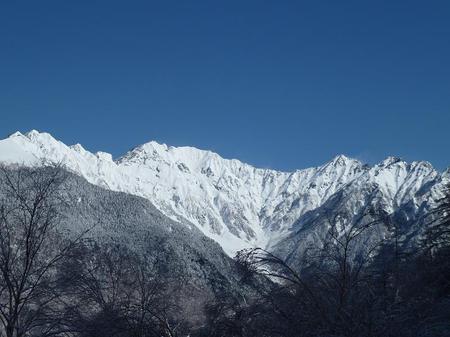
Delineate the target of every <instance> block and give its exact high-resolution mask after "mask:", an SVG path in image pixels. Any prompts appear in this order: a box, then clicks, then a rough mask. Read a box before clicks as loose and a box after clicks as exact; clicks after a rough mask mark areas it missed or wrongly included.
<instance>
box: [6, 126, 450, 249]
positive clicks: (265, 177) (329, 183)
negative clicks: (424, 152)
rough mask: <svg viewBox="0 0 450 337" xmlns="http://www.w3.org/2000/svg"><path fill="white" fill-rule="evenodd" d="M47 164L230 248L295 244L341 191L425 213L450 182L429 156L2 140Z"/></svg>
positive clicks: (12, 157) (353, 208) (42, 137)
mask: <svg viewBox="0 0 450 337" xmlns="http://www.w3.org/2000/svg"><path fill="white" fill-rule="evenodd" d="M45 161H49V162H57V163H63V164H64V165H65V166H66V167H67V168H68V169H69V170H71V171H72V172H74V173H75V174H77V175H80V176H82V177H84V178H85V179H86V180H87V181H89V182H90V183H92V184H95V185H98V186H101V187H104V188H107V189H110V190H113V191H122V192H126V193H130V194H133V195H138V196H141V197H144V198H146V199H149V200H150V201H151V202H152V203H153V204H154V205H155V206H156V207H157V208H158V209H159V210H160V211H162V212H163V213H164V214H165V215H167V216H169V217H170V218H172V219H175V220H179V221H182V222H186V221H185V220H188V221H189V223H191V224H193V225H195V226H197V227H198V228H199V229H200V230H201V231H202V232H203V233H204V234H205V235H206V236H208V237H210V238H212V239H214V240H215V241H217V242H218V243H219V244H220V245H221V246H222V247H223V249H224V250H225V251H226V252H227V253H228V254H230V255H233V254H234V253H235V252H236V251H237V250H239V249H242V248H246V247H251V246H260V247H266V248H268V249H278V250H279V249H280V244H282V245H284V244H285V243H286V242H287V241H286V240H288V242H289V244H286V247H291V246H292V245H294V246H295V244H298V240H296V239H295V240H294V239H293V236H295V233H298V232H299V229H301V227H302V226H303V225H304V224H305V223H307V222H308V221H309V220H310V219H311V214H312V213H314V212H316V213H317V214H318V213H320V212H319V211H320V210H321V209H322V210H323V208H324V207H328V206H329V205H330V202H331V201H332V200H335V199H336V196H339V195H342V193H343V192H345V194H346V195H347V196H348V198H346V201H345V203H344V204H341V205H340V207H345V208H346V210H347V211H348V212H349V213H352V214H357V213H358V211H359V210H360V209H361V208H363V207H364V206H367V203H374V204H376V205H377V207H378V208H379V209H382V210H383V211H385V212H387V213H389V214H394V213H396V212H399V211H400V210H403V209H407V212H406V211H405V212H406V213H405V216H406V217H409V218H411V217H413V218H415V217H419V216H420V214H421V212H422V213H423V212H424V210H426V209H427V208H429V207H432V205H433V202H434V201H435V200H437V199H439V197H440V196H441V191H442V184H443V183H444V182H446V181H449V180H450V171H449V170H447V171H446V172H444V173H439V172H437V171H436V170H435V169H434V168H433V167H432V166H431V164H430V163H428V162H412V163H406V162H404V161H402V160H400V159H398V158H393V157H389V158H387V159H386V160H384V161H382V162H381V163H379V164H377V165H375V166H373V167H369V166H367V165H364V164H363V163H361V162H360V161H358V160H355V159H351V158H347V157H345V156H342V155H340V156H337V157H336V158H334V159H333V160H331V161H330V162H328V163H326V164H325V165H322V166H319V167H316V168H309V169H304V170H297V171H295V172H279V171H275V170H269V169H260V168H255V167H252V166H250V165H248V164H245V163H242V162H240V161H238V160H234V159H233V160H229V159H224V158H221V157H220V156H219V155H218V154H216V153H213V152H210V151H204V150H199V149H196V148H193V147H171V146H167V145H165V144H158V143H156V142H149V143H146V144H144V145H141V146H138V147H137V148H135V149H133V150H132V151H130V152H128V153H126V154H125V155H124V156H122V157H120V158H119V159H117V160H113V158H112V156H111V155H110V154H108V153H104V152H97V153H91V152H89V151H86V150H85V149H84V148H83V147H82V146H81V145H80V144H76V145H72V146H67V145H65V144H63V143H62V142H60V141H58V140H56V139H54V138H53V137H52V136H51V135H49V134H47V133H39V132H37V131H34V130H33V131H31V132H28V133H26V134H21V133H19V132H16V133H14V134H12V135H11V136H9V137H8V138H6V139H4V140H1V141H0V162H3V163H8V164H12V163H17V164H24V165H41V164H42V163H43V162H45ZM327 205H328V206H327ZM336 207H337V206H336ZM308 219H309V220H308ZM293 242H295V244H293ZM294 248H295V247H292V249H294ZM286 254H287V253H286Z"/></svg>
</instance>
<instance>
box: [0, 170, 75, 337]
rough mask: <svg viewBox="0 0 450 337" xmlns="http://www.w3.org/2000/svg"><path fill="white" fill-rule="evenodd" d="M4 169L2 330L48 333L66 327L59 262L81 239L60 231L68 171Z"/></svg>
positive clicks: (0, 199)
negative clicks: (59, 279) (59, 278)
mask: <svg viewBox="0 0 450 337" xmlns="http://www.w3.org/2000/svg"><path fill="white" fill-rule="evenodd" d="M0 170H1V172H0V173H1V174H0V185H1V193H0V324H1V327H0V331H1V334H2V335H5V336H7V337H21V336H30V335H40V336H47V335H52V334H55V333H58V332H61V331H63V330H64V329H65V327H64V322H63V317H61V315H60V313H59V309H58V308H59V307H60V306H61V299H62V298H61V293H60V292H59V290H58V289H57V283H58V275H57V274H58V273H57V268H58V266H59V264H60V263H61V262H62V261H63V260H64V259H65V258H66V257H67V254H68V253H69V251H70V249H71V248H72V247H73V246H74V244H75V243H76V241H77V239H74V240H68V239H67V238H63V237H62V236H61V235H60V233H59V231H58V224H59V221H60V214H59V212H58V207H59V205H60V204H61V203H62V202H64V198H63V194H62V193H61V186H62V184H63V182H64V179H65V174H64V171H63V170H61V169H60V168H58V167H47V168H45V169H39V170H35V169H25V168H20V169H13V170H11V169H7V168H5V167H2V168H1V169H0Z"/></svg>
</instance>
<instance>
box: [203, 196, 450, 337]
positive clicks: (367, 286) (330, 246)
mask: <svg viewBox="0 0 450 337" xmlns="http://www.w3.org/2000/svg"><path fill="white" fill-rule="evenodd" d="M369 213H370V212H369ZM371 215H373V214H371ZM378 219H380V221H383V222H384V225H385V226H386V227H387V228H389V233H388V234H389V235H388V236H387V237H386V238H385V239H383V240H380V241H378V242H373V241H370V240H369V241H364V239H363V238H365V237H367V236H365V235H364V233H366V232H367V231H371V230H376V225H377V223H378V221H377V222H373V221H367V222H363V223H365V225H362V226H358V227H354V226H349V227H348V228H345V230H344V232H343V233H341V234H339V233H338V232H337V230H336V226H335V224H336V223H338V221H334V220H336V219H333V221H330V230H329V232H328V234H327V236H326V237H325V238H324V241H323V242H322V244H321V246H320V247H316V248H315V249H314V248H313V249H312V250H311V251H310V252H309V253H308V252H306V253H305V255H306V256H305V261H304V262H303V265H302V267H301V269H300V270H299V269H297V268H294V267H292V266H290V265H289V264H288V263H286V261H284V260H282V259H280V258H278V257H277V256H275V255H273V254H271V253H270V252H267V251H264V250H262V249H258V248H257V249H250V250H246V251H241V252H240V253H239V254H238V255H237V263H238V264H239V265H240V267H241V272H242V277H243V281H245V282H247V283H249V284H251V285H252V286H253V288H254V289H255V290H256V292H257V293H258V295H257V296H255V297H253V299H252V300H250V301H249V302H248V303H243V302H236V301H232V300H230V299H229V298H226V299H223V300H222V301H218V302H217V303H216V304H215V305H212V306H211V307H210V308H209V311H208V314H209V317H210V322H211V324H210V325H209V326H208V327H207V328H206V329H205V331H202V334H199V336H214V337H225V336H236V337H237V336H242V337H244V336H245V337H247V336H248V337H250V336H267V337H268V336H279V337H291V336H292V337H294V336H308V337H309V336H310V337H313V336H314V337H317V336H333V337H337V336H339V337H344V336H345V337H359V336H364V337H366V336H367V337H370V336H373V337H375V336H376V337H385V336H388V337H389V336H392V337H402V336H405V337H406V336H407V337H413V336H414V337H415V336H442V337H443V336H449V335H450V262H449V261H450V241H449V237H450V236H449V233H450V193H449V190H447V195H446V197H445V198H443V199H442V200H441V201H440V207H438V209H437V210H436V211H435V212H433V213H432V214H431V215H430V219H429V223H428V225H427V226H428V229H427V231H426V232H425V233H424V235H423V237H424V239H423V242H422V244H421V246H420V247H417V246H415V247H412V249H410V248H411V247H408V246H402V245H401V244H400V243H399V237H400V235H401V233H400V230H399V228H398V227H397V225H396V224H395V223H393V222H392V221H391V220H390V219H389V217H387V216H386V215H385V214H378ZM340 225H341V230H342V221H341V222H340ZM361 240H363V243H364V247H365V249H363V250H361V245H360V244H361ZM262 277H268V278H270V279H271V280H273V281H274V282H273V283H265V282H261V278H262Z"/></svg>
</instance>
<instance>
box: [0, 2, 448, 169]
mask: <svg viewBox="0 0 450 337" xmlns="http://www.w3.org/2000/svg"><path fill="white" fill-rule="evenodd" d="M0 117H1V120H0V121H1V122H0V135H1V136H2V138H3V136H7V135H8V134H9V133H11V132H13V131H16V130H21V131H27V130H29V129H38V130H40V131H48V132H50V133H52V134H53V135H54V136H55V137H57V138H59V139H61V140H62V141H64V142H65V143H68V144H71V143H76V142H79V143H81V144H83V145H84V146H85V147H86V148H88V149H89V150H92V151H96V150H103V151H108V152H111V153H113V155H115V156H117V155H120V154H122V153H124V152H125V151H127V150H129V149H130V148H131V147H133V146H136V145H138V144H141V143H144V142H146V141H149V140H156V141H159V142H164V143H167V144H170V145H192V146H196V147H200V148H205V149H211V150H214V151H216V152H219V153H220V154H221V155H222V156H224V157H227V158H238V159H241V160H243V161H245V162H249V163H251V164H254V165H257V166H260V167H271V168H276V169H283V170H292V169H295V168H304V167H308V166H313V165H318V164H321V163H323V162H325V161H327V160H329V159H330V158H331V157H333V156H335V155H336V154H340V153H344V154H346V155H349V156H353V157H357V158H360V159H362V160H363V161H366V162H369V163H373V162H376V161H379V160H382V159H383V158H384V157H386V156H388V155H395V156H400V157H402V158H404V159H407V160H419V159H421V160H428V161H430V162H432V163H433V164H434V165H435V166H436V167H437V168H439V169H443V168H445V167H447V166H449V165H450V137H449V125H450V2H449V1H427V2H425V1H395V0H393V1H261V0H260V1H242V0H241V1H120V2H119V1H95V0H91V1H45V0H43V1H20V2H19V1H16V2H14V3H13V2H5V1H4V2H2V3H1V4H0Z"/></svg>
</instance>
